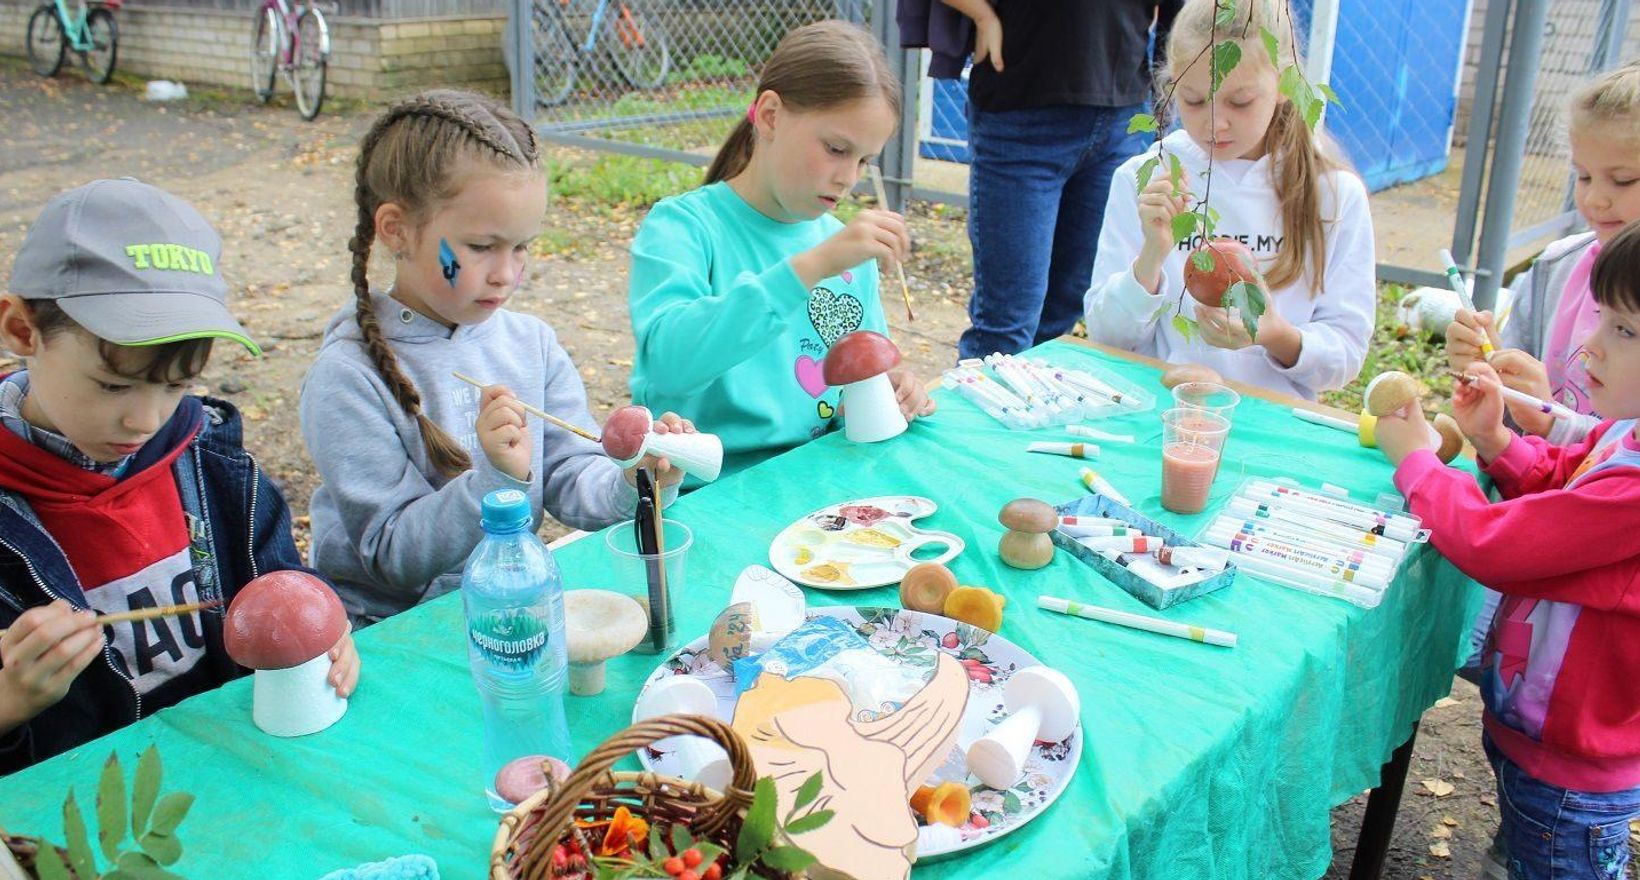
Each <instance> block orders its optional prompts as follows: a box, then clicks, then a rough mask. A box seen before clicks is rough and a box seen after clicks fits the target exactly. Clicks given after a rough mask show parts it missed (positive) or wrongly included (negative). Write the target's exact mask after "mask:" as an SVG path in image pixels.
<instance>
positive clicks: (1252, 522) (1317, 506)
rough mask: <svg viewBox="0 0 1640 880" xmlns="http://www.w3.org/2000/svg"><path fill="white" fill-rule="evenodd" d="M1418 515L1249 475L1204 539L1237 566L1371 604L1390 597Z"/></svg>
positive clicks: (1417, 535)
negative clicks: (1386, 595)
mask: <svg viewBox="0 0 1640 880" xmlns="http://www.w3.org/2000/svg"><path fill="white" fill-rule="evenodd" d="M1428 538H1429V534H1428V532H1426V531H1424V530H1423V529H1422V528H1421V527H1420V524H1419V521H1418V519H1417V518H1416V517H1412V516H1408V515H1407V514H1404V513H1398V512H1395V511H1387V510H1378V509H1376V508H1373V507H1370V506H1368V505H1365V504H1359V503H1357V502H1354V501H1349V500H1347V499H1344V498H1339V497H1335V496H1332V495H1326V494H1322V493H1319V492H1311V491H1308V490H1305V489H1299V488H1297V487H1294V486H1290V485H1286V484H1283V483H1275V482H1270V481H1268V480H1250V481H1248V482H1247V484H1246V485H1244V486H1242V488H1241V490H1240V491H1239V492H1237V493H1236V495H1235V496H1234V497H1232V498H1231V499H1230V501H1229V503H1228V504H1227V505H1226V506H1225V511H1224V513H1222V514H1220V515H1219V516H1218V517H1217V518H1216V519H1214V520H1213V521H1212V523H1210V524H1209V525H1208V527H1207V529H1206V530H1205V531H1204V532H1203V533H1202V534H1201V535H1200V536H1199V537H1198V540H1199V541H1200V542H1201V543H1203V544H1208V545H1211V546H1214V547H1221V548H1223V549H1226V550H1229V551H1230V552H1231V553H1232V554H1233V557H1234V562H1235V564H1236V566H1237V567H1239V568H1241V569H1243V570H1245V571H1247V572H1248V573H1250V574H1254V575H1257V576H1259V577H1261V578H1265V579H1267V580H1271V581H1275V582H1276V583H1279V584H1282V585H1283V586H1288V587H1292V588H1294V589H1299V590H1303V591H1305V592H1308V593H1316V594H1319V595H1323V596H1334V597H1337V598H1340V599H1343V600H1345V601H1347V602H1350V603H1353V604H1355V605H1360V606H1362V607H1364V608H1372V607H1374V606H1376V605H1377V604H1378V603H1379V602H1380V601H1382V600H1383V597H1384V591H1385V590H1387V589H1389V585H1390V582H1391V581H1392V580H1394V577H1395V572H1396V571H1397V570H1398V569H1399V567H1400V565H1401V560H1402V559H1404V558H1405V557H1406V554H1407V551H1408V549H1409V548H1410V547H1411V545H1412V544H1414V543H1420V542H1423V541H1426V540H1428Z"/></svg>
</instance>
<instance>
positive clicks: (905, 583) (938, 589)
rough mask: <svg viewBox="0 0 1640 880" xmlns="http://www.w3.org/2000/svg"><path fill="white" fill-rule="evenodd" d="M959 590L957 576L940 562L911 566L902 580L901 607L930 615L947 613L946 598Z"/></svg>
mask: <svg viewBox="0 0 1640 880" xmlns="http://www.w3.org/2000/svg"><path fill="white" fill-rule="evenodd" d="M956 588H957V576H956V575H954V574H952V573H951V569H949V568H946V567H945V566H943V565H941V564H939V563H938V562H922V563H918V564H916V565H913V566H911V570H910V571H907V572H906V573H905V577H904V578H902V579H901V580H900V605H901V607H904V608H909V609H911V610H912V611H922V612H926V613H928V614H944V613H945V597H947V596H949V595H951V591H952V590H955V589H956Z"/></svg>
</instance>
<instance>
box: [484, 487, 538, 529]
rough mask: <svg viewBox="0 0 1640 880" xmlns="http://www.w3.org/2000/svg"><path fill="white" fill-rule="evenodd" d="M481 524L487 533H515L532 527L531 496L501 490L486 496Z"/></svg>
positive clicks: (515, 491) (510, 490) (516, 491)
mask: <svg viewBox="0 0 1640 880" xmlns="http://www.w3.org/2000/svg"><path fill="white" fill-rule="evenodd" d="M479 524H480V525H482V526H483V527H484V531H486V532H514V531H517V530H519V529H527V528H529V527H530V496H528V495H525V494H524V493H523V492H520V491H518V490H517V489H500V490H497V491H495V492H491V493H490V494H488V495H485V496H484V507H483V512H482V514H481V515H480V518H479Z"/></svg>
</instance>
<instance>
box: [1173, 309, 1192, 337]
mask: <svg viewBox="0 0 1640 880" xmlns="http://www.w3.org/2000/svg"><path fill="white" fill-rule="evenodd" d="M1173 329H1174V330H1177V331H1179V335H1180V336H1183V337H1184V341H1185V342H1189V341H1190V340H1192V339H1194V338H1196V322H1195V321H1192V320H1190V319H1189V318H1186V317H1185V316H1184V315H1174V316H1173Z"/></svg>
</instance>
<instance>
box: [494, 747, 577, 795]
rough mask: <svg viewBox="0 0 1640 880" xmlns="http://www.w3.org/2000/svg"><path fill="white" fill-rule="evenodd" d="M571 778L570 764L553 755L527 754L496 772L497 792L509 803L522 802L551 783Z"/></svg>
mask: <svg viewBox="0 0 1640 880" xmlns="http://www.w3.org/2000/svg"><path fill="white" fill-rule="evenodd" d="M568 778H569V765H568V764H565V763H564V762H563V761H560V760H558V759H557V758H554V757H552V756H551V755H525V756H524V757H522V758H515V759H513V760H511V761H508V762H507V763H506V765H505V766H503V767H502V768H501V772H499V773H497V774H495V793H496V794H498V795H500V796H501V797H502V799H503V800H505V801H506V802H507V803H509V804H514V805H517V804H521V803H523V802H524V801H525V800H527V799H529V796H530V795H532V794H535V793H536V792H538V791H540V790H541V789H543V788H546V787H547V786H549V785H557V784H558V783H560V782H563V781H564V780H566V779H568Z"/></svg>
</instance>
